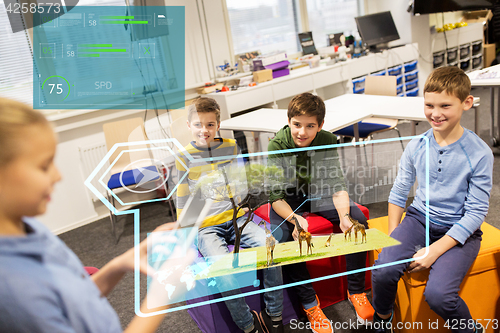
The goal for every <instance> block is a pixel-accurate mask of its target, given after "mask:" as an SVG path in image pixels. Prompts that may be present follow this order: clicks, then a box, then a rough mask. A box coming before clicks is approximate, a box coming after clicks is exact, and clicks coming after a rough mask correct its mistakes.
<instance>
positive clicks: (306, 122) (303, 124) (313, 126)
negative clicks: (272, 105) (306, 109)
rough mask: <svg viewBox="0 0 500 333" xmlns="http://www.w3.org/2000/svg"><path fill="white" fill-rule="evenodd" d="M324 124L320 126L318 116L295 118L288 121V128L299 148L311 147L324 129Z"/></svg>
mask: <svg viewBox="0 0 500 333" xmlns="http://www.w3.org/2000/svg"><path fill="white" fill-rule="evenodd" d="M323 124H324V122H323V123H321V124H318V119H317V118H316V116H307V115H302V116H295V117H292V118H291V119H289V120H288V126H290V130H291V133H292V139H293V142H294V143H295V146H296V147H298V148H303V147H309V146H310V145H311V143H312V141H313V140H314V138H315V137H316V134H318V132H319V131H321V128H322V127H323Z"/></svg>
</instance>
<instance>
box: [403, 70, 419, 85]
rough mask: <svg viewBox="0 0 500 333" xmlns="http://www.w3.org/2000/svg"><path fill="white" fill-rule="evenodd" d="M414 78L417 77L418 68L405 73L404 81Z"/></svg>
mask: <svg viewBox="0 0 500 333" xmlns="http://www.w3.org/2000/svg"><path fill="white" fill-rule="evenodd" d="M415 79H418V69H415V70H414V71H411V72H408V73H405V82H408V81H412V80H415Z"/></svg>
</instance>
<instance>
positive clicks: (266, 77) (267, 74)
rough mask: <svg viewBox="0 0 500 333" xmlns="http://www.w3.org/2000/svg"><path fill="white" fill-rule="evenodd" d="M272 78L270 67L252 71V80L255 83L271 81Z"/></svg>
mask: <svg viewBox="0 0 500 333" xmlns="http://www.w3.org/2000/svg"><path fill="white" fill-rule="evenodd" d="M272 79H273V70H272V69H263V70H260V71H256V72H253V80H254V81H255V82H257V83H261V82H266V81H271V80H272Z"/></svg>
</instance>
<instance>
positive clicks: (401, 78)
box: [396, 74, 403, 84]
mask: <svg viewBox="0 0 500 333" xmlns="http://www.w3.org/2000/svg"><path fill="white" fill-rule="evenodd" d="M402 83H403V74H401V75H398V76H396V84H402Z"/></svg>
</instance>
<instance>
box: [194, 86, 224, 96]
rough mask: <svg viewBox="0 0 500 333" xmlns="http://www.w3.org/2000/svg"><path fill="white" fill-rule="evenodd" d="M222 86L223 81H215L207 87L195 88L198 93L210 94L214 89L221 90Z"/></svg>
mask: <svg viewBox="0 0 500 333" xmlns="http://www.w3.org/2000/svg"><path fill="white" fill-rule="evenodd" d="M222 87H224V83H217V84H215V85H213V86H209V87H201V88H196V92H197V93H198V94H210V93H213V92H214V91H215V90H221V89H222Z"/></svg>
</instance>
